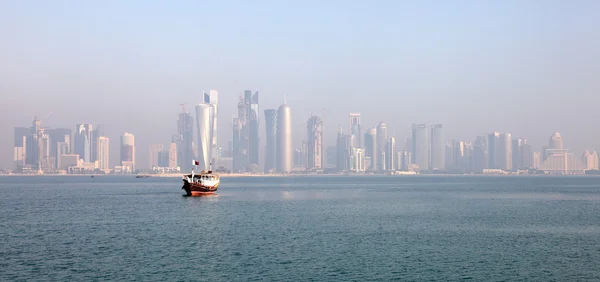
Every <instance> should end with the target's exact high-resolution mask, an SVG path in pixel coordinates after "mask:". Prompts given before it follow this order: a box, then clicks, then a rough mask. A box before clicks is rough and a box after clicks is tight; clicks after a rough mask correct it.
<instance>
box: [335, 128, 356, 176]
mask: <svg viewBox="0 0 600 282" xmlns="http://www.w3.org/2000/svg"><path fill="white" fill-rule="evenodd" d="M351 137H352V135H346V134H344V129H343V128H342V127H341V126H340V128H339V129H338V133H337V139H336V159H337V160H336V168H337V170H338V171H346V170H350V169H351V166H352V164H351V162H352V161H351V157H352V147H351V144H352V138H351Z"/></svg>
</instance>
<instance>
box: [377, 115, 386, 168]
mask: <svg viewBox="0 0 600 282" xmlns="http://www.w3.org/2000/svg"><path fill="white" fill-rule="evenodd" d="M386 143H387V125H386V124H385V123H384V122H383V121H382V122H380V123H379V125H377V151H378V152H377V157H376V160H377V170H378V171H385V164H386V161H385V160H386V155H385V148H386Z"/></svg>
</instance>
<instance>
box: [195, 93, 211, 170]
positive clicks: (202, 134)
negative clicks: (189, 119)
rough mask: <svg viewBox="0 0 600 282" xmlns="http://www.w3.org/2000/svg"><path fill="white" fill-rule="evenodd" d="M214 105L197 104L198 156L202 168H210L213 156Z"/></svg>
mask: <svg viewBox="0 0 600 282" xmlns="http://www.w3.org/2000/svg"><path fill="white" fill-rule="evenodd" d="M214 109H215V108H214V107H213V105H211V104H199V105H197V106H196V119H197V120H196V125H197V126H198V144H197V145H198V153H197V154H196V156H197V157H198V158H197V160H196V161H198V162H199V163H200V167H199V169H200V170H209V169H210V164H211V162H212V158H213V153H212V149H213V143H212V142H213V136H212V134H213V128H212V127H213V125H214Z"/></svg>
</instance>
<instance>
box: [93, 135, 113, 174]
mask: <svg viewBox="0 0 600 282" xmlns="http://www.w3.org/2000/svg"><path fill="white" fill-rule="evenodd" d="M96 151H97V152H98V156H97V157H96V159H97V161H98V169H100V170H103V171H105V172H106V171H107V170H109V169H110V163H109V162H108V161H109V159H108V157H109V155H110V139H108V137H105V136H98V149H97V150H96Z"/></svg>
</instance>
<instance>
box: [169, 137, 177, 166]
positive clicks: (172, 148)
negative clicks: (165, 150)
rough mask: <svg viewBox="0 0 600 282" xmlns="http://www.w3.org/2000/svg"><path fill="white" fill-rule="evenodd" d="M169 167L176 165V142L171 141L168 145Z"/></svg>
mask: <svg viewBox="0 0 600 282" xmlns="http://www.w3.org/2000/svg"><path fill="white" fill-rule="evenodd" d="M168 167H169V168H176V167H177V143H174V142H173V143H171V144H170V145H169V165H168Z"/></svg>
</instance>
